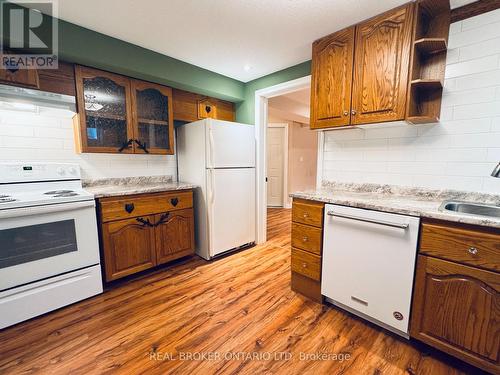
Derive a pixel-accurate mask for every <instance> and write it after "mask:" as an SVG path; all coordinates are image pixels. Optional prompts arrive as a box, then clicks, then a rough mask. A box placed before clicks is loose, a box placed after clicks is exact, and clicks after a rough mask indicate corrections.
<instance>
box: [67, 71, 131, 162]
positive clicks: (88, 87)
mask: <svg viewBox="0 0 500 375" xmlns="http://www.w3.org/2000/svg"><path fill="white" fill-rule="evenodd" d="M75 73H76V88H77V96H78V113H79V121H80V132H79V136H80V138H81V139H80V143H81V148H82V150H81V151H83V152H110V153H117V152H120V153H133V152H134V144H133V143H134V142H133V137H132V134H133V128H132V121H131V120H132V114H131V110H130V80H129V79H128V78H127V77H123V76H120V75H117V74H112V73H108V72H104V71H101V70H97V69H91V68H87V67H83V66H76V68H75Z"/></svg>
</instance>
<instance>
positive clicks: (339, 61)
mask: <svg viewBox="0 0 500 375" xmlns="http://www.w3.org/2000/svg"><path fill="white" fill-rule="evenodd" d="M354 34H355V27H354V26H353V27H349V28H347V29H345V30H342V31H339V32H336V33H334V34H332V35H329V36H327V37H324V38H322V39H320V40H317V41H316V42H314V44H313V52H312V56H313V58H312V82H311V128H312V129H319V128H326V127H334V126H343V125H349V122H350V118H351V86H352V70H353V54H354Z"/></svg>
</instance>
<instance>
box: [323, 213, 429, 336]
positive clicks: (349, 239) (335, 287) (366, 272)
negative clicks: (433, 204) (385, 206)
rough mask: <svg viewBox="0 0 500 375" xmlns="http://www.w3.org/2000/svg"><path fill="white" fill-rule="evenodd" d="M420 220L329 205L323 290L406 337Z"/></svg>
mask: <svg viewBox="0 0 500 375" xmlns="http://www.w3.org/2000/svg"><path fill="white" fill-rule="evenodd" d="M419 222H420V219H419V218H417V217H412V216H405V215H398V214H390V213H386V212H379V211H371V210H365V209H360V208H352V207H345V206H338V205H333V204H327V205H326V206H325V223H324V224H325V225H324V239H323V264H322V279H321V293H322V294H323V295H324V296H325V297H326V299H327V301H329V302H330V303H332V304H334V305H336V306H339V307H341V308H343V309H345V310H347V311H349V312H351V313H353V314H356V315H358V316H361V317H362V318H365V319H367V320H369V321H371V322H373V323H375V324H378V325H380V326H382V327H384V328H386V329H388V330H390V331H392V332H394V333H397V334H399V335H401V336H404V337H406V338H408V337H409V335H408V322H409V318H410V304H411V295H412V288H413V277H414V271H415V258H416V254H417V239H418V230H419Z"/></svg>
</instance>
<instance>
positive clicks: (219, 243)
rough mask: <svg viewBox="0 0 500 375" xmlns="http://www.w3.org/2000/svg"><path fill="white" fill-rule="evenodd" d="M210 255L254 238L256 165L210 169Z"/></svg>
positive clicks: (208, 182)
mask: <svg viewBox="0 0 500 375" xmlns="http://www.w3.org/2000/svg"><path fill="white" fill-rule="evenodd" d="M207 172H208V173H207V179H208V181H207V186H208V190H209V194H208V196H209V217H210V218H209V230H210V256H212V257H213V256H215V255H217V254H220V253H223V252H225V251H228V250H231V249H234V248H235V247H239V246H242V245H245V244H248V243H250V242H254V241H255V168H234V169H232V168H231V169H230V168H224V169H209V170H207Z"/></svg>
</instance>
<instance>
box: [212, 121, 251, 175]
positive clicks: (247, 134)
mask: <svg viewBox="0 0 500 375" xmlns="http://www.w3.org/2000/svg"><path fill="white" fill-rule="evenodd" d="M206 132H207V134H206V137H205V138H206V139H207V143H208V144H207V147H205V149H206V160H207V165H206V166H207V168H245V167H250V168H252V167H255V127H254V126H253V125H247V124H239V123H236V122H229V121H220V120H212V119H210V120H207V127H206Z"/></svg>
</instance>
